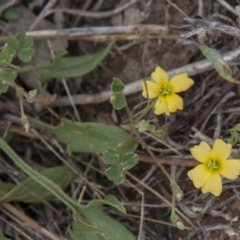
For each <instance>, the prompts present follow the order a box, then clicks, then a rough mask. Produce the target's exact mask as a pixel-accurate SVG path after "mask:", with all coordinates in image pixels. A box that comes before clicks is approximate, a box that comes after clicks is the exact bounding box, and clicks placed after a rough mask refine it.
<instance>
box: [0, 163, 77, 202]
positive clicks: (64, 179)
mask: <svg viewBox="0 0 240 240" xmlns="http://www.w3.org/2000/svg"><path fill="white" fill-rule="evenodd" d="M40 174H41V175H42V176H44V177H46V178H48V179H50V180H51V181H53V182H54V183H56V184H57V185H58V186H59V187H61V188H62V189H65V188H66V187H67V186H68V185H69V183H70V182H71V181H72V179H73V177H74V173H73V172H72V171H71V170H70V169H69V168H68V167H62V166H60V167H54V168H48V169H45V170H43V171H41V172H40ZM36 196H39V198H38V197H36ZM52 198H54V196H53V195H52V193H51V192H49V191H48V190H47V189H45V188H44V187H42V186H41V185H39V183H37V182H36V181H34V180H33V179H32V178H30V177H29V178H27V179H25V180H24V181H23V182H22V183H21V184H20V185H18V186H16V187H14V188H13V189H11V190H10V191H9V192H8V193H7V194H5V195H4V196H2V197H1V198H0V202H1V203H4V202H13V201H18V202H25V203H39V202H41V201H42V199H44V200H46V201H48V200H51V199H52Z"/></svg>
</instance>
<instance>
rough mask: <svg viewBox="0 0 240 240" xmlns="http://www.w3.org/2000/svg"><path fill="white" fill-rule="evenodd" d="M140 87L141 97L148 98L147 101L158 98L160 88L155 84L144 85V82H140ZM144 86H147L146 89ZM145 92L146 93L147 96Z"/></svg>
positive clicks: (149, 82) (147, 83)
mask: <svg viewBox="0 0 240 240" xmlns="http://www.w3.org/2000/svg"><path fill="white" fill-rule="evenodd" d="M145 84H146V85H145ZM141 86H142V89H143V92H142V95H143V97H145V98H147V97H148V98H149V99H153V98H157V97H158V95H159V90H160V86H159V85H158V84H156V83H155V82H152V81H145V83H144V81H142V82H141ZM146 86H147V89H146ZM147 92H148V94H147Z"/></svg>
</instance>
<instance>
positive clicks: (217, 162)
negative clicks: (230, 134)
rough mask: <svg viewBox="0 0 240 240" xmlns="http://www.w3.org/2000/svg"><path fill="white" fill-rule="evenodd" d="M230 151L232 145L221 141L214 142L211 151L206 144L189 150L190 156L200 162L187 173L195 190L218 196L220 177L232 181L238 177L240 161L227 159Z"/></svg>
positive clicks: (220, 183)
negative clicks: (199, 189) (200, 189)
mask: <svg viewBox="0 0 240 240" xmlns="http://www.w3.org/2000/svg"><path fill="white" fill-rule="evenodd" d="M231 150H232V145H231V144H227V143H225V142H224V141H223V140H221V139H216V140H215V142H214V144H213V148H212V149H211V148H210V146H209V145H208V144H207V143H206V142H201V143H200V144H199V145H198V146H195V147H193V148H191V149H190V151H191V154H192V156H193V157H194V158H195V159H196V160H197V161H199V162H201V164H200V165H198V166H197V167H195V168H194V169H192V170H190V171H189V172H188V177H189V178H190V179H191V180H192V181H193V184H194V186H195V187H196V188H202V192H203V193H207V192H210V193H212V194H213V195H215V196H219V195H220V193H221V192H222V179H221V176H223V177H225V178H228V179H232V180H233V179H236V178H237V177H238V174H239V171H240V160H238V159H228V157H229V156H230V154H231ZM227 159H228V160H227Z"/></svg>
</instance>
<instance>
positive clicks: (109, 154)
mask: <svg viewBox="0 0 240 240" xmlns="http://www.w3.org/2000/svg"><path fill="white" fill-rule="evenodd" d="M101 159H102V160H103V161H104V162H105V163H106V164H109V165H115V164H118V163H119V154H118V153H117V151H116V149H114V148H108V149H105V150H104V151H103V156H102V157H101Z"/></svg>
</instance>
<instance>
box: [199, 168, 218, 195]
mask: <svg viewBox="0 0 240 240" xmlns="http://www.w3.org/2000/svg"><path fill="white" fill-rule="evenodd" d="M202 192H203V193H207V192H210V193H212V194H213V195H215V196H216V197H217V196H219V195H220V194H221V192H222V179H221V176H220V174H219V173H213V172H212V173H211V174H210V176H209V177H208V179H207V181H206V183H205V184H204V185H203V187H202Z"/></svg>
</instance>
